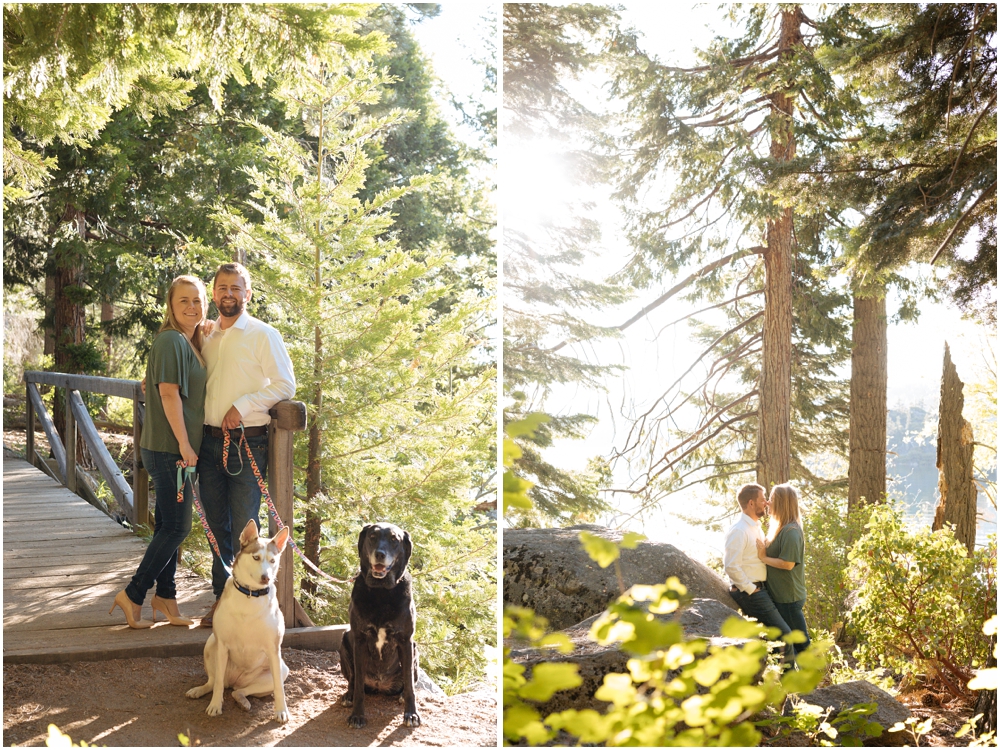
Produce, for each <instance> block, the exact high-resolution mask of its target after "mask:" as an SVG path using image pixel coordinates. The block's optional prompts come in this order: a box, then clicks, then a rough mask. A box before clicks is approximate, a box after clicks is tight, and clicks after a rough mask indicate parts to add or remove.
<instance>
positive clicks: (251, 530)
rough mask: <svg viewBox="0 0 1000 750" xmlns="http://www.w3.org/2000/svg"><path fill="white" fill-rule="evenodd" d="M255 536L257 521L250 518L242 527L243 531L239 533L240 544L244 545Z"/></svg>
mask: <svg viewBox="0 0 1000 750" xmlns="http://www.w3.org/2000/svg"><path fill="white" fill-rule="evenodd" d="M256 538H257V522H256V521H254V520H253V519H252V518H251V519H250V520H249V521H247V525H246V526H244V527H243V531H242V532H241V533H240V546H241V547H245V546H246V545H248V544H250V542H252V541H253V540H254V539H256Z"/></svg>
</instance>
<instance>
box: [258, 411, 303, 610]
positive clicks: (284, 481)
mask: <svg viewBox="0 0 1000 750" xmlns="http://www.w3.org/2000/svg"><path fill="white" fill-rule="evenodd" d="M270 414H271V425H270V430H269V431H268V442H269V445H268V453H267V455H268V458H267V488H268V492H269V493H270V495H271V500H273V501H274V507H275V510H277V511H278V515H279V516H280V517H281V520H282V521H283V522H284V524H285V525H286V526H287V527H288V531H289V533H291V532H292V529H293V528H294V527H295V516H294V508H293V505H292V491H293V489H294V480H293V477H292V458H293V456H292V448H293V440H294V437H295V436H294V432H296V431H298V430H301V429H303V428H304V427H305V426H306V407H305V404H303V403H302V402H301V401H281V402H279V403H278V404H275V406H274V408H273V409H271V411H270ZM267 533H268V535H269V536H272V537H273V536H274V535H275V534H276V533H278V529H277V526H276V524H275V523H274V519H273V518H271V516H270V514H269V515H268V532H267ZM294 562H295V553H294V552H293V550H292V548H291V545H289V546H288V547H286V548H285V552H284V553H283V554H282V556H281V567H280V568H279V569H278V580H277V581H276V587H277V591H278V606H280V607H281V611H282V613H283V614H284V617H285V627H286V628H293V627H295V591H294V580H295V579H294V575H293V573H294V569H295V566H294Z"/></svg>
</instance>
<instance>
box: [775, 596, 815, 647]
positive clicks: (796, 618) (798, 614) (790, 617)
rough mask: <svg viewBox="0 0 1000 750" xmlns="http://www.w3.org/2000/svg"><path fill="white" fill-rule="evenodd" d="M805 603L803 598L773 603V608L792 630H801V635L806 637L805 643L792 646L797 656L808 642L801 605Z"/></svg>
mask: <svg viewBox="0 0 1000 750" xmlns="http://www.w3.org/2000/svg"><path fill="white" fill-rule="evenodd" d="M805 603H806V600H805V599H802V600H801V601H797V602H775V603H774V608H775V609H777V610H778V614H779V615H781V618H782V619H783V620H784V621H785V622H786V623H787V624H788V627H790V628H791V629H792V630H801V631H802V635H804V636H805V637H806V641H805V643H796V644H794V645H793V646H792V649H793V650H794V651H795V655H796V656H798V655H799V653H801V652H802V651H805V650H806V649H807V648H808V647H809V643H810V641H809V628H807V627H806V617H805V615H804V614H802V607H803V606H804V605H805Z"/></svg>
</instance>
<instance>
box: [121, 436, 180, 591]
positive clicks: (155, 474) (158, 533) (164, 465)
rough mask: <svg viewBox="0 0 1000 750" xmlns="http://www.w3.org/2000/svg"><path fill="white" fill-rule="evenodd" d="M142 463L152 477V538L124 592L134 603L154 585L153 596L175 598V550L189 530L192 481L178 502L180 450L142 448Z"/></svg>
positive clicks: (178, 547)
mask: <svg viewBox="0 0 1000 750" xmlns="http://www.w3.org/2000/svg"><path fill="white" fill-rule="evenodd" d="M141 450H142V463H143V466H145V467H146V471H147V472H149V477H150V479H152V480H153V488H154V490H155V491H156V510H155V513H154V524H153V538H152V539H151V540H150V542H149V546H147V547H146V553H145V554H144V555H143V556H142V562H140V563H139V567H138V569H137V570H136V571H135V575H134V576H132V580H131V582H130V583H129V585H128V586H126V587H125V595H126V596H127V597H128V598H129V599H130V600H132V602H133V603H134V604H138V605H140V606H141V605H142V603H143V601H145V599H146V592H147V591H149V589H150V588H152V586H153V584H154V583H155V584H156V595H157V596H159V597H161V598H163V599H176V598H177V587H176V586H175V584H174V574H175V573H176V571H177V550H179V549H180V546H181V543H182V542H183V541H184V540H185V539H187V535H188V534H189V533H190V531H191V507H192V496H191V483H190V482H188V483H187V484H186V485H185V487H184V502H181V503H179V502H177V462H178V461H180V460H181V456H180V454H179V453H166V452H164V451H151V450H147V449H146V448H142V449H141Z"/></svg>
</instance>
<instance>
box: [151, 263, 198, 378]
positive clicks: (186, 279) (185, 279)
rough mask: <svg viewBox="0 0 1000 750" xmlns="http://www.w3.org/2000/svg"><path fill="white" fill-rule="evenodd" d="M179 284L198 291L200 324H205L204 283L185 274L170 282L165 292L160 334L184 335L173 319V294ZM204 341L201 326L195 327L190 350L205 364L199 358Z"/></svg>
mask: <svg viewBox="0 0 1000 750" xmlns="http://www.w3.org/2000/svg"><path fill="white" fill-rule="evenodd" d="M181 284H189V285H190V286H193V287H194V288H195V289H197V290H198V296H200V297H201V322H202V323H204V322H205V313H206V312H208V292H207V291H206V290H205V282H203V281H202V280H201V279H199V278H198V277H197V276H190V275H188V274H185V275H183V276H178V277H177V278H176V279H174V280H173V281H171V282H170V288H169V289H168V290H167V316H166V317H165V318H164V319H163V325H161V326H160V333H163V332H164V331H177V332H178V333H184V329H183V328H181V325H180V323H178V322H177V319H176V318H175V317H174V306H173V301H174V294H175V293H176V292H177V287H179V286H180V285H181ZM203 341H204V337H203V335H202V331H201V324H199V325H197V326H196V327H195V329H194V333H193V334H192V335H191V348H192V349H194V353H195V355H196V356H197V357H198V361H199V362H201V363H202V364H205V359H204V357H202V356H201V345H202V343H203Z"/></svg>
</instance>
